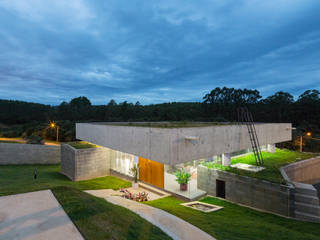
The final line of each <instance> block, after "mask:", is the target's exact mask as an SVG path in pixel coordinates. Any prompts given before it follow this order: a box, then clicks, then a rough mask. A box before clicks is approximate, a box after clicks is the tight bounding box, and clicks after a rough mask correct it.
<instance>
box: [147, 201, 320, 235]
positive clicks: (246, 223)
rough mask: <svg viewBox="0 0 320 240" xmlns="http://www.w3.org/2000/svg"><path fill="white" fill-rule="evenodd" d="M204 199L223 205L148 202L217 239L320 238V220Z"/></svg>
mask: <svg viewBox="0 0 320 240" xmlns="http://www.w3.org/2000/svg"><path fill="white" fill-rule="evenodd" d="M201 201H203V202H206V203H210V204H214V205H219V206H223V207H224V208H223V209H222V210H219V211H217V212H211V213H204V212H200V211H197V210H194V209H190V208H187V207H184V206H181V205H180V203H182V201H180V200H178V199H176V198H174V197H166V198H162V199H158V200H154V201H150V202H146V203H145V204H148V205H150V206H154V207H157V208H160V209H163V210H165V211H167V212H169V213H171V214H173V215H176V216H177V217H180V218H182V219H184V220H185V221H187V222H189V223H191V224H193V225H195V226H197V227H199V228H200V229H202V230H203V231H205V232H207V233H208V234H210V235H212V236H213V237H215V238H217V239H218V240H220V239H221V240H225V239H228V240H245V239H250V240H270V239H272V240H280V239H281V240H285V239H287V240H301V239H305V240H306V239H308V240H316V239H318V240H319V239H320V224H317V223H307V222H300V221H296V220H292V219H287V218H284V217H280V216H276V215H273V214H269V213H263V212H259V211H256V210H253V209H250V208H246V207H242V206H239V205H236V204H233V203H230V202H227V201H223V200H220V199H217V198H212V197H206V198H204V199H203V200H201Z"/></svg>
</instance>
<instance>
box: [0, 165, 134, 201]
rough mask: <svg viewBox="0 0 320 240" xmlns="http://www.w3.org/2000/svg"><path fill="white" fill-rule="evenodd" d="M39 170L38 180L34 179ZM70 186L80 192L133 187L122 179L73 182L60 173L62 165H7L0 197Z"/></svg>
mask: <svg viewBox="0 0 320 240" xmlns="http://www.w3.org/2000/svg"><path fill="white" fill-rule="evenodd" d="M35 169H37V172H38V178H37V179H36V180H34V179H33V172H34V170H35ZM57 186H70V187H74V188H77V189H80V190H88V189H91V190H93V189H104V188H111V189H119V188H123V187H129V186H131V183H129V182H127V181H124V180H122V179H119V178H116V177H112V176H107V177H102V178H96V179H92V180H87V181H79V182H72V181H70V180H69V179H68V178H67V177H66V176H64V175H62V174H61V173H60V165H6V166H0V196H4V195H9V194H17V193H24V192H32V191H38V190H43V189H51V188H54V187H57Z"/></svg>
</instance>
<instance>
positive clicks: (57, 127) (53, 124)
mask: <svg viewBox="0 0 320 240" xmlns="http://www.w3.org/2000/svg"><path fill="white" fill-rule="evenodd" d="M50 127H51V128H56V129H57V138H56V142H58V141H59V126H58V125H57V124H56V123H55V122H51V123H50Z"/></svg>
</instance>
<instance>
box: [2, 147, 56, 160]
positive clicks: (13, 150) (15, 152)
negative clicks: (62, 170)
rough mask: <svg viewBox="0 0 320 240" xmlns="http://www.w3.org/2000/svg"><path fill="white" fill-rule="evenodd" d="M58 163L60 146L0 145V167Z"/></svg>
mask: <svg viewBox="0 0 320 240" xmlns="http://www.w3.org/2000/svg"><path fill="white" fill-rule="evenodd" d="M59 162H60V146H50V145H40V144H19V143H0V165H5V164H57V163H59Z"/></svg>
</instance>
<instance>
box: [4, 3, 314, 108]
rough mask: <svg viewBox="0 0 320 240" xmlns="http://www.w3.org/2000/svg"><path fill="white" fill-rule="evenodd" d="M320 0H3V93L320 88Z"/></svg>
mask: <svg viewBox="0 0 320 240" xmlns="http://www.w3.org/2000/svg"><path fill="white" fill-rule="evenodd" d="M319 13H320V1H319V0H313V1H311V0H268V1H261V0H196V1H195V0H181V1H176V0H168V1H165V0H161V1H159V0H154V1H153V0H148V1H144V0H137V1H136V0H130V1H128V0H125V1H124V0H107V1H93V0H87V1H85V0H68V1H66V0H54V1H49V0H47V1H45V0H24V1H21V0H0V99H18V100H26V101H33V102H42V103H47V104H59V103H60V102H61V101H69V100H70V99H71V98H73V97H77V96H87V97H88V98H89V99H90V100H91V101H92V103H94V104H105V103H107V102H109V100H110V99H115V100H116V101H117V102H121V101H124V100H128V101H130V102H136V101H140V102H141V103H142V104H149V103H161V102H168V101H200V100H201V98H202V96H203V95H204V94H205V93H207V92H208V91H209V90H211V89H213V88H215V87H222V86H228V87H234V88H252V89H258V90H259V91H260V93H261V94H262V95H263V96H264V97H265V96H268V95H271V94H273V93H274V92H276V91H279V90H284V91H288V92H290V93H291V94H293V95H294V96H297V95H299V94H300V93H302V92H303V91H304V90H306V89H320V14H319Z"/></svg>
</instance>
